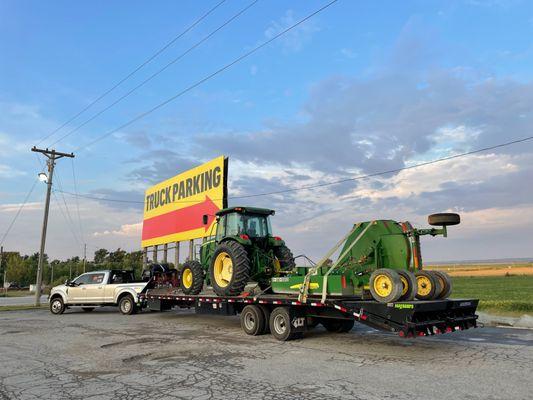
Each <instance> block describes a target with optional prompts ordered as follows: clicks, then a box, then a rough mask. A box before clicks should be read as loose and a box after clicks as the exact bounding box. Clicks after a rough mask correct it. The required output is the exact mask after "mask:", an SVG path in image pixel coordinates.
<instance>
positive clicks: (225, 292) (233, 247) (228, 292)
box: [209, 240, 251, 296]
mask: <svg viewBox="0 0 533 400" xmlns="http://www.w3.org/2000/svg"><path fill="white" fill-rule="evenodd" d="M223 251H225V252H226V253H228V254H229V256H230V257H231V261H232V263H233V275H232V277H231V280H230V282H229V284H228V286H226V287H220V286H218V284H217V281H216V280H215V274H214V264H215V260H216V258H217V256H218V255H219V254H220V253H221V252H223ZM250 270H251V265H250V260H249V258H248V253H246V249H245V248H244V246H243V245H241V244H240V243H238V242H236V241H234V240H228V241H226V242H222V243H221V244H220V245H218V247H217V248H216V250H215V252H214V253H213V257H212V258H211V265H210V266H209V279H210V281H211V285H212V286H213V290H214V292H215V293H216V294H217V295H219V296H238V295H240V294H241V293H242V291H243V290H244V287H245V286H246V284H247V283H248V280H249V279H250Z"/></svg>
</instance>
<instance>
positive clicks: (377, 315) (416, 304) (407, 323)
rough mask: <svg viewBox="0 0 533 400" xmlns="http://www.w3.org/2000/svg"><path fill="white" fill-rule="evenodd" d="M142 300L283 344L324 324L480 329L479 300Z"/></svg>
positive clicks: (175, 293) (403, 332) (173, 293)
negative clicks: (226, 319) (224, 321)
mask: <svg viewBox="0 0 533 400" xmlns="http://www.w3.org/2000/svg"><path fill="white" fill-rule="evenodd" d="M150 286H151V285H148V287H147V289H146V290H145V292H144V293H141V295H140V298H141V301H143V302H144V304H145V305H146V306H147V307H148V308H149V309H150V310H154V311H165V310H170V309H171V308H173V307H179V308H193V309H194V310H195V311H196V313H199V314H218V315H237V314H240V317H241V327H242V329H243V330H244V331H245V333H247V334H249V335H261V334H266V333H271V334H272V335H273V336H274V337H275V338H276V339H278V340H282V341H285V340H291V339H296V338H301V337H302V336H303V335H304V333H305V332H306V331H307V330H308V329H311V328H312V327H314V326H316V325H317V324H319V323H320V324H322V325H323V326H324V327H325V328H326V329H327V330H328V331H330V332H348V331H350V330H351V329H352V327H353V326H354V323H355V322H358V323H361V324H364V325H368V326H370V327H372V328H375V329H378V330H382V331H389V332H395V333H397V334H398V335H399V336H401V337H406V338H407V337H415V336H431V335H436V334H443V333H450V332H455V331H461V330H465V329H469V328H475V327H476V326H477V324H476V320H477V315H476V313H475V311H476V308H477V304H478V300H470V299H446V300H415V301H405V302H394V303H380V302H377V301H375V300H373V299H368V300H365V299H362V298H361V297H356V296H351V297H346V298H342V297H340V298H327V299H326V300H325V301H324V302H322V299H321V298H320V297H314V296H309V297H308V298H307V300H306V301H305V302H301V301H299V300H298V296H296V295H275V294H259V295H254V294H253V293H243V294H242V295H240V296H218V295H216V294H214V293H213V294H200V295H184V294H183V293H180V290H179V289H176V288H172V287H167V288H164V287H161V288H150Z"/></svg>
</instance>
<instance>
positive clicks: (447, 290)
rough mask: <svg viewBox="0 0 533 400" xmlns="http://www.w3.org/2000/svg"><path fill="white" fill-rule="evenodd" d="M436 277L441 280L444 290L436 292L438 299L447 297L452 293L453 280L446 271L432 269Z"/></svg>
mask: <svg viewBox="0 0 533 400" xmlns="http://www.w3.org/2000/svg"><path fill="white" fill-rule="evenodd" d="M431 272H432V273H433V275H434V276H435V278H436V279H437V280H438V281H439V283H440V285H441V287H442V290H441V291H440V293H435V298H436V299H446V298H448V297H449V296H450V294H451V293H452V280H451V278H450V276H449V275H448V274H447V273H446V272H442V271H431Z"/></svg>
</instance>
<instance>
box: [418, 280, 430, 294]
mask: <svg viewBox="0 0 533 400" xmlns="http://www.w3.org/2000/svg"><path fill="white" fill-rule="evenodd" d="M416 283H417V286H418V294H419V295H420V296H428V295H429V294H430V293H431V289H432V287H431V281H430V280H429V278H428V277H427V276H424V275H418V276H417V277H416Z"/></svg>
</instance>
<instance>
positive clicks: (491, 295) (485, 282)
mask: <svg viewBox="0 0 533 400" xmlns="http://www.w3.org/2000/svg"><path fill="white" fill-rule="evenodd" d="M452 279H453V292H452V297H454V298H467V297H469V298H476V299H479V300H480V302H479V309H480V310H484V311H489V312H514V313H530V314H531V313H533V276H531V275H516V276H474V277H463V276H461V277H458V276H455V277H453V278H452Z"/></svg>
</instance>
